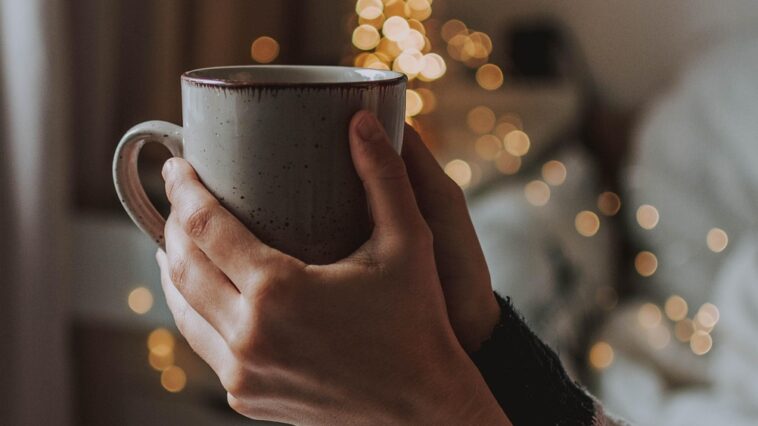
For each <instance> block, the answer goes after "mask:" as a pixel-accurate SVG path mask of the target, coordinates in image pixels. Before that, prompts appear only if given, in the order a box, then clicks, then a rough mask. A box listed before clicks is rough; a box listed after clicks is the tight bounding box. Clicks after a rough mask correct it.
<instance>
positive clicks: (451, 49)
mask: <svg viewBox="0 0 758 426" xmlns="http://www.w3.org/2000/svg"><path fill="white" fill-rule="evenodd" d="M468 43H471V39H470V38H469V36H468V35H467V34H465V33H461V34H457V35H455V36H453V38H451V39H450V41H448V42H447V54H448V55H450V57H451V58H453V59H455V60H456V61H460V60H462V59H463V51H464V50H465V49H466V45H467V44H468Z"/></svg>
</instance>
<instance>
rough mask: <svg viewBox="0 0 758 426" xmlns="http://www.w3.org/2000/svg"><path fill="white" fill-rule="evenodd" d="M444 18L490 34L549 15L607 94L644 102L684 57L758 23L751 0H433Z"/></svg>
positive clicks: (623, 100) (622, 100) (613, 98)
mask: <svg viewBox="0 0 758 426" xmlns="http://www.w3.org/2000/svg"><path fill="white" fill-rule="evenodd" d="M443 1H444V2H445V3H446V4H444V5H442V4H440V7H444V9H445V11H444V15H445V16H443V17H445V18H448V17H456V18H460V19H462V20H463V21H464V22H466V23H467V24H469V25H470V26H472V27H474V28H476V29H479V30H483V31H486V32H488V33H489V34H491V35H492V37H493V40H495V42H496V43H497V40H498V35H499V34H501V31H500V28H502V26H503V25H504V24H507V23H508V22H511V21H513V20H515V19H518V18H523V17H528V16H534V15H548V16H552V17H555V18H557V19H559V20H560V21H561V22H563V23H565V25H566V26H567V27H568V28H569V29H570V30H571V31H572V32H573V34H574V36H575V38H576V39H577V40H578V42H579V43H580V45H581V46H582V49H583V50H584V52H585V54H586V56H587V58H588V62H589V65H590V68H591V69H592V72H593V74H594V75H595V77H596V79H597V81H598V83H599V85H600V88H601V89H602V90H603V92H604V93H605V94H606V95H607V97H608V99H609V100H610V101H611V102H613V103H615V104H619V105H623V106H630V105H636V104H639V103H640V102H644V101H645V100H647V99H649V98H650V97H651V96H652V95H654V93H655V91H656V90H657V89H659V88H661V87H663V86H665V84H666V83H667V82H668V81H670V79H671V78H672V77H673V76H674V75H675V74H676V72H677V70H678V69H680V67H682V66H683V65H685V64H686V61H687V60H688V58H690V57H692V55H695V54H697V53H698V52H700V51H702V50H703V49H705V48H707V47H708V46H709V45H712V44H713V43H717V42H718V41H719V40H721V39H723V38H724V37H726V36H728V35H730V34H734V33H739V32H744V31H749V29H750V27H751V26H752V27H754V28H758V2H756V1H753V0H667V1H659V0H634V1H619V0H571V1H555V0H511V1H504V0H467V1H451V0H438V1H437V2H435V3H434V5H435V6H437V5H438V4H439V3H441V2H443Z"/></svg>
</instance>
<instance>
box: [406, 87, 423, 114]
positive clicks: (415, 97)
mask: <svg viewBox="0 0 758 426" xmlns="http://www.w3.org/2000/svg"><path fill="white" fill-rule="evenodd" d="M423 108H424V100H423V99H421V95H419V94H418V93H417V92H416V91H415V90H411V89H408V90H406V91H405V116H406V117H414V116H416V115H418V114H419V113H420V112H421V110H422V109H423Z"/></svg>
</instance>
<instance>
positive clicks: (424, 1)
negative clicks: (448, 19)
mask: <svg viewBox="0 0 758 426" xmlns="http://www.w3.org/2000/svg"><path fill="white" fill-rule="evenodd" d="M431 3H432V2H431V1H429V0H407V1H406V4H407V5H408V9H410V13H409V17H410V18H413V19H417V20H419V21H424V20H426V19H427V18H429V17H430V16H431V15H432V5H431Z"/></svg>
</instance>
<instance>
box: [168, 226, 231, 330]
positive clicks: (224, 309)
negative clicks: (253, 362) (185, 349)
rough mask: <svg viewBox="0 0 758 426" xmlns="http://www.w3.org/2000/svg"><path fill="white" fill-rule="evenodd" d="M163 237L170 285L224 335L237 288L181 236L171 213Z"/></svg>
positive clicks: (188, 240)
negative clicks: (164, 238)
mask: <svg viewBox="0 0 758 426" xmlns="http://www.w3.org/2000/svg"><path fill="white" fill-rule="evenodd" d="M165 235H166V253H167V255H168V269H167V271H166V272H167V273H168V276H169V278H171V282H172V283H173V284H174V286H175V287H176V289H177V290H178V291H179V293H181V295H182V297H183V299H184V300H186V301H187V302H189V304H190V305H191V306H192V308H193V309H194V310H195V311H196V312H197V313H199V314H200V315H201V316H202V317H203V318H205V319H206V320H207V321H208V322H209V323H211V324H212V325H213V326H214V327H215V328H216V330H218V331H219V332H221V333H222V334H224V333H225V331H226V330H227V329H228V328H229V327H230V326H231V325H233V324H230V323H233V319H231V318H233V315H232V314H233V312H234V309H235V307H236V306H237V301H238V299H239V292H238V291H237V288H235V287H234V284H232V283H231V282H230V281H229V279H228V278H227V277H226V275H224V274H223V272H221V271H220V270H219V269H218V268H217V267H216V266H215V265H214V264H213V263H212V262H211V261H210V259H208V257H207V256H206V255H205V253H203V252H202V251H200V249H199V248H198V247H197V246H196V245H195V243H194V242H193V241H192V240H191V239H190V238H189V237H188V236H187V234H185V233H184V230H182V228H181V225H180V224H179V223H178V221H177V218H176V215H174V214H173V213H172V214H171V215H170V216H169V218H168V221H167V222H166V229H165Z"/></svg>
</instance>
